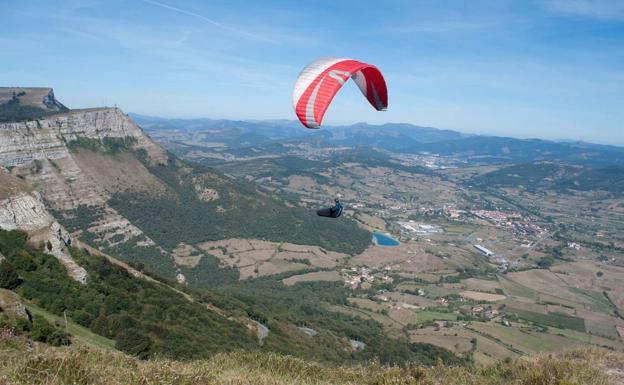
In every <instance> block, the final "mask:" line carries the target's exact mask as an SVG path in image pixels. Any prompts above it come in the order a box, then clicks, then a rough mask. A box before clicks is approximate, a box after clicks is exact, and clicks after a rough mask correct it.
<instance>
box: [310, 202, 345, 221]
mask: <svg viewBox="0 0 624 385" xmlns="http://www.w3.org/2000/svg"><path fill="white" fill-rule="evenodd" d="M343 210H344V207H343V206H342V203H340V199H339V198H336V199H334V205H333V206H332V207H329V208H326V209H320V210H317V211H316V215H318V216H319V217H329V218H338V217H339V216H341V215H342V211H343Z"/></svg>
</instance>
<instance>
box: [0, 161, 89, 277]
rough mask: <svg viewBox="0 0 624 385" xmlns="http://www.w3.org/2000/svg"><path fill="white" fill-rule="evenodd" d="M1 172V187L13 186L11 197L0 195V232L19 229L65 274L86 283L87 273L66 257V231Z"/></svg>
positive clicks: (34, 197) (68, 241) (38, 199)
mask: <svg viewBox="0 0 624 385" xmlns="http://www.w3.org/2000/svg"><path fill="white" fill-rule="evenodd" d="M14 179H16V178H14V177H13V176H11V175H9V174H8V173H6V172H5V171H2V170H0V183H2V185H4V186H5V187H6V186H13V187H14V189H13V193H10V192H7V191H10V190H4V191H3V193H2V194H1V195H0V228H1V229H3V230H15V229H20V230H24V231H27V232H28V233H29V234H30V241H31V242H33V243H35V244H42V245H45V247H46V249H47V252H48V253H50V254H52V255H54V256H55V257H56V258H58V260H59V261H60V262H61V263H62V264H63V265H64V266H65V268H66V269H67V272H68V274H69V275H70V276H71V277H72V278H74V279H75V280H76V281H78V282H80V283H86V281H87V272H86V271H85V270H84V269H83V268H82V267H80V266H79V265H78V264H77V263H76V262H75V261H74V260H73V259H72V258H71V256H70V255H69V253H68V251H67V247H68V246H69V245H71V242H72V240H71V237H70V235H69V234H68V233H67V231H65V229H64V228H63V227H62V226H61V225H60V224H59V223H58V222H57V221H56V220H55V219H54V218H53V217H52V215H50V213H49V212H48V210H47V209H46V208H45V205H44V204H43V202H42V200H41V197H40V195H39V193H37V192H36V191H29V190H28V189H26V190H19V189H18V188H17V187H18V186H20V184H21V183H22V182H19V181H16V180H14Z"/></svg>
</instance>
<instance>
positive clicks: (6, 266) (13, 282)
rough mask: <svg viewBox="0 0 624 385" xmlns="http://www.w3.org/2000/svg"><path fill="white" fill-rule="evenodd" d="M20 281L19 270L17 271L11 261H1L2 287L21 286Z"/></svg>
mask: <svg viewBox="0 0 624 385" xmlns="http://www.w3.org/2000/svg"><path fill="white" fill-rule="evenodd" d="M19 283H20V280H19V276H18V275H17V271H15V269H14V268H13V266H12V265H11V264H10V263H9V261H6V260H3V261H2V262H0V288H3V289H9V290H10V289H15V288H16V287H17V286H19Z"/></svg>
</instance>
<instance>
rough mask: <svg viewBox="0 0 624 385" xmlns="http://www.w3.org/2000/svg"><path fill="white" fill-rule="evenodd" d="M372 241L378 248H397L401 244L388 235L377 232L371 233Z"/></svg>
mask: <svg viewBox="0 0 624 385" xmlns="http://www.w3.org/2000/svg"><path fill="white" fill-rule="evenodd" d="M373 241H374V242H375V244H377V245H379V246H398V245H400V244H401V242H399V241H397V240H396V239H394V238H392V237H391V236H389V235H388V234H383V233H379V232H377V231H375V232H374V233H373Z"/></svg>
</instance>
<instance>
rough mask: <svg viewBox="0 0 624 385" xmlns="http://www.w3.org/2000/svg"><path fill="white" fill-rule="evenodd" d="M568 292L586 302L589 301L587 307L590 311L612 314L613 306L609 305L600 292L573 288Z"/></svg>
mask: <svg viewBox="0 0 624 385" xmlns="http://www.w3.org/2000/svg"><path fill="white" fill-rule="evenodd" d="M570 291H572V292H573V293H575V294H577V295H579V296H580V297H582V298H584V299H586V300H589V301H590V302H591V304H590V305H589V308H590V310H591V311H595V312H600V313H606V314H613V310H614V309H613V304H611V302H610V301H609V300H608V299H607V298H606V297H605V296H604V294H602V293H601V292H599V291H594V290H587V289H579V288H575V287H571V288H570Z"/></svg>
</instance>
